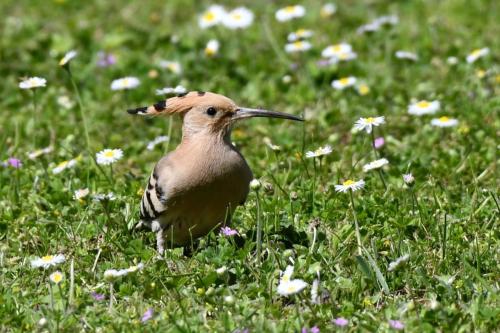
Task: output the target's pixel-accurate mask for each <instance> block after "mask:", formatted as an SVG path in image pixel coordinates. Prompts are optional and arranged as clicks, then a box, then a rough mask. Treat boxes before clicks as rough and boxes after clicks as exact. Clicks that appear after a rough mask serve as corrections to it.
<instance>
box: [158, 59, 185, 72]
mask: <svg viewBox="0 0 500 333" xmlns="http://www.w3.org/2000/svg"><path fill="white" fill-rule="evenodd" d="M158 65H159V66H160V67H161V68H163V69H168V70H169V71H171V72H172V73H174V74H177V75H179V74H181V73H182V66H181V64H180V63H179V62H178V61H170V60H160V62H159V64H158Z"/></svg>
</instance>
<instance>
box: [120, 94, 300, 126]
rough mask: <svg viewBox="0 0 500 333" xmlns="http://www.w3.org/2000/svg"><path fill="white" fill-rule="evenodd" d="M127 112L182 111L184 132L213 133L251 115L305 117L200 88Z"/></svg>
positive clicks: (297, 118)
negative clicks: (252, 106)
mask: <svg viewBox="0 0 500 333" xmlns="http://www.w3.org/2000/svg"><path fill="white" fill-rule="evenodd" d="M128 113H130V114H138V115H145V116H148V115H149V116H158V115H172V114H180V115H181V116H182V118H183V132H184V135H193V134H196V133H213V134H221V135H222V136H225V135H226V134H227V133H229V131H230V128H231V125H232V124H234V123H235V122H236V121H238V120H240V119H247V118H252V117H270V118H282V119H291V120H298V121H302V118H299V117H297V116H294V115H291V114H287V113H282V112H275V111H268V110H262V109H250V108H244V107H240V106H238V105H236V103H235V102H233V101H232V100H231V99H229V98H227V97H225V96H222V95H219V94H214V93H210V92H201V91H193V92H189V93H186V94H180V95H178V96H176V97H172V98H168V99H167V100H166V101H165V100H164V101H160V102H158V103H156V104H154V105H152V106H148V107H141V108H136V109H132V110H128Z"/></svg>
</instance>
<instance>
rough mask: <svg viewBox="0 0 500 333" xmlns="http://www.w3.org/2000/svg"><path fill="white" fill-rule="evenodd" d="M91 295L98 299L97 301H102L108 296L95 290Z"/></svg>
mask: <svg viewBox="0 0 500 333" xmlns="http://www.w3.org/2000/svg"><path fill="white" fill-rule="evenodd" d="M90 295H91V296H92V297H93V298H94V299H95V300H96V301H102V300H104V299H105V298H106V296H104V295H103V294H99V293H96V292H95V291H93V292H91V293H90Z"/></svg>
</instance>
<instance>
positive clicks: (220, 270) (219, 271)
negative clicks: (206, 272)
mask: <svg viewBox="0 0 500 333" xmlns="http://www.w3.org/2000/svg"><path fill="white" fill-rule="evenodd" d="M226 271H227V267H226V266H222V267H220V268H217V269H216V270H215V273H217V275H222V274H224V273H226Z"/></svg>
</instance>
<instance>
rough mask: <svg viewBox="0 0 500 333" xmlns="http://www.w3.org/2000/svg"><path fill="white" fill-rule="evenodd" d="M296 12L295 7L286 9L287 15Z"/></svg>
mask: <svg viewBox="0 0 500 333" xmlns="http://www.w3.org/2000/svg"><path fill="white" fill-rule="evenodd" d="M294 11H295V7H294V6H287V7H285V12H287V13H290V14H291V13H293V12H294Z"/></svg>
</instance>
